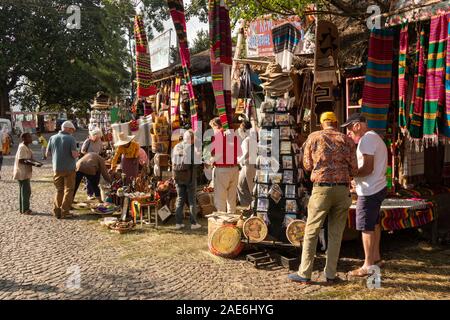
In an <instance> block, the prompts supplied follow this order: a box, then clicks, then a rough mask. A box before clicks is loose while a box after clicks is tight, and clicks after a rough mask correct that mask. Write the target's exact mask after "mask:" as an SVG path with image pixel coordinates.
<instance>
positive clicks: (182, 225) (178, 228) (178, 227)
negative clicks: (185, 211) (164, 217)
mask: <svg viewBox="0 0 450 320" xmlns="http://www.w3.org/2000/svg"><path fill="white" fill-rule="evenodd" d="M183 228H184V224H176V225H175V229H177V230H180V229H183Z"/></svg>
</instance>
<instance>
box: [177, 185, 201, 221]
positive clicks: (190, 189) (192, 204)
mask: <svg viewBox="0 0 450 320" xmlns="http://www.w3.org/2000/svg"><path fill="white" fill-rule="evenodd" d="M176 187H177V194H178V196H177V205H176V210H175V220H176V223H177V224H182V223H183V218H184V214H183V213H184V204H185V203H186V201H188V202H189V210H190V212H191V214H190V215H189V217H190V220H191V224H196V223H197V203H196V199H195V191H196V185H195V182H194V183H190V184H177V185H176Z"/></svg>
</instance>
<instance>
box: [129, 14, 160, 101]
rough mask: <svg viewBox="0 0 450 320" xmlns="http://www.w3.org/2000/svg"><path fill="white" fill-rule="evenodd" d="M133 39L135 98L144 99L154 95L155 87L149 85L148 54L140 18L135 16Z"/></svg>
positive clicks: (150, 75) (145, 36) (150, 78)
mask: <svg viewBox="0 0 450 320" xmlns="http://www.w3.org/2000/svg"><path fill="white" fill-rule="evenodd" d="M134 38H135V41H136V81H137V96H138V97H139V98H145V97H149V96H151V95H155V94H156V91H157V89H156V86H153V85H151V81H152V71H151V65H150V54H149V51H148V42H147V35H146V33H145V27H144V21H143V19H142V16H135V18H134Z"/></svg>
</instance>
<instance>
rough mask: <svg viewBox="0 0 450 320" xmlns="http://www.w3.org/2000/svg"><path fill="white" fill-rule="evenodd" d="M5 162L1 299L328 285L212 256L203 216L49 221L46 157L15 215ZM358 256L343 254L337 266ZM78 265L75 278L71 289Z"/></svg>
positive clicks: (289, 290)
mask: <svg viewBox="0 0 450 320" xmlns="http://www.w3.org/2000/svg"><path fill="white" fill-rule="evenodd" d="M33 149H34V151H35V154H38V147H36V146H33ZM12 163H13V157H12V156H7V157H5V160H4V165H3V169H2V171H1V177H2V179H1V180H0V190H1V192H0V226H1V229H2V230H1V232H0V257H1V264H0V299H308V298H314V297H322V298H328V296H327V292H329V291H330V290H332V289H331V288H330V287H326V286H321V285H313V286H308V287H305V286H301V285H297V284H293V283H290V282H289V281H288V280H287V274H288V273H289V271H288V270H286V269H283V268H278V269H276V270H270V271H269V270H257V269H255V268H254V267H253V266H251V265H249V264H248V263H247V262H245V260H244V259H243V258H241V259H237V260H231V259H222V258H218V257H215V256H213V255H211V254H210V253H209V252H208V248H207V235H206V232H207V231H206V221H204V220H203V221H202V222H201V223H202V224H203V225H204V226H205V227H204V228H203V230H201V231H195V232H191V231H185V232H180V231H175V230H174V229H171V228H170V227H163V228H162V229H160V230H154V229H152V228H150V227H148V228H147V227H146V228H144V229H138V230H137V231H136V232H134V233H132V234H126V235H118V234H113V233H110V232H108V231H107V230H105V229H104V228H103V227H101V226H100V225H99V223H98V221H97V217H94V216H92V215H88V214H83V215H80V216H78V217H76V218H75V219H71V220H56V219H54V218H53V217H52V216H51V215H50V210H51V202H52V196H53V194H54V189H53V184H52V182H51V175H52V173H51V165H50V162H49V161H46V163H45V166H44V167H42V168H37V169H36V168H35V169H34V173H33V179H32V209H33V210H35V211H37V214H35V215H33V216H24V215H19V214H18V212H17V211H18V199H17V198H18V184H17V183H16V182H15V181H12V180H10V177H11V174H12ZM356 247H357V248H359V246H356ZM355 250H356V249H355ZM350 251H351V250H350ZM355 252H359V251H355ZM355 252H353V253H351V254H350V256H355V255H356V256H357V255H358V254H357V253H355ZM318 260H319V261H318V263H317V264H316V265H317V268H319V267H321V268H322V267H323V258H319V259H318ZM360 261H361V260H358V259H356V258H353V259H351V258H347V259H343V261H341V263H340V269H342V268H344V269H346V270H349V269H350V268H352V267H354V266H356V265H357V264H358V263H360ZM77 269H79V271H80V280H81V282H80V287H79V288H76V287H75V288H74V287H73V286H71V284H73V280H74V279H75V278H76V277H75V278H74V275H75V274H76V271H77ZM316 274H317V271H316ZM340 277H344V276H343V274H340ZM358 288H359V289H362V290H364V286H362V285H360V284H359V285H358ZM330 293H331V292H330ZM330 297H332V296H330Z"/></svg>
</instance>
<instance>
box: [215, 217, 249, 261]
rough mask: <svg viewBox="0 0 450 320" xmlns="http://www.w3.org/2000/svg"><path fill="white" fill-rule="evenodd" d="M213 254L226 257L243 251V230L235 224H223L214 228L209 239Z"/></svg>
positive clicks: (234, 255) (232, 256)
mask: <svg viewBox="0 0 450 320" xmlns="http://www.w3.org/2000/svg"><path fill="white" fill-rule="evenodd" d="M208 247H209V250H210V252H211V253H212V254H214V255H216V256H220V257H224V258H234V257H236V256H237V255H239V253H240V252H241V251H242V249H243V247H244V245H243V243H242V242H241V232H240V230H239V229H238V228H237V227H236V226H234V225H223V226H220V227H219V228H217V229H216V230H214V232H213V233H212V234H211V237H210V239H209V241H208Z"/></svg>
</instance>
